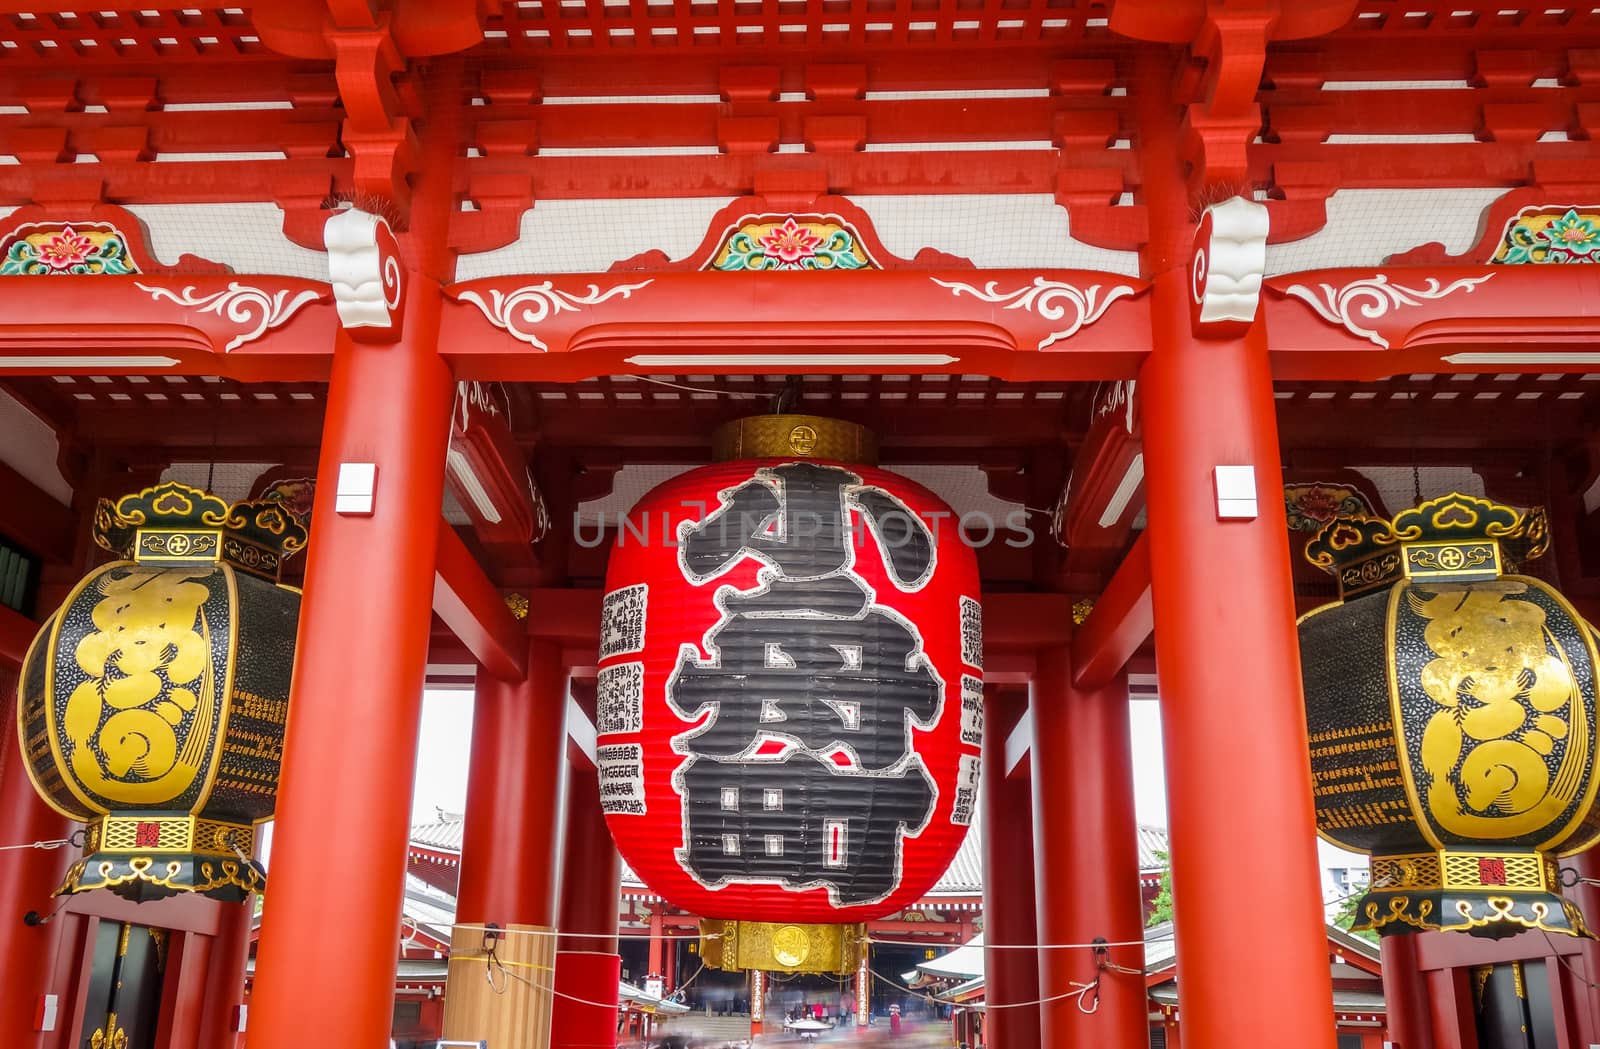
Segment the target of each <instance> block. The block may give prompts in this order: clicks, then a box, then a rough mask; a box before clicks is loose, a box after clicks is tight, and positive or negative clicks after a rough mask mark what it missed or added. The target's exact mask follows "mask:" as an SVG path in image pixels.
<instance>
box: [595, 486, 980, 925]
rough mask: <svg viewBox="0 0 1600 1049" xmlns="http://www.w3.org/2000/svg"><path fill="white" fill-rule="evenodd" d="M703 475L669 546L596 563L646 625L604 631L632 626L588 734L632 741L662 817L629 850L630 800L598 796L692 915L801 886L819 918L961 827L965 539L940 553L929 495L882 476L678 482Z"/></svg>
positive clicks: (951, 842)
mask: <svg viewBox="0 0 1600 1049" xmlns="http://www.w3.org/2000/svg"><path fill="white" fill-rule="evenodd" d="M706 473H710V474H713V475H715V481H716V482H717V484H716V487H715V489H713V492H714V495H711V497H709V498H707V497H705V496H702V497H700V498H698V499H694V498H691V496H692V495H693V494H694V493H692V492H691V491H690V490H688V489H689V486H687V485H678V488H679V490H680V491H679V494H681V496H682V499H681V500H680V501H681V502H682V503H683V505H684V506H686V507H689V508H691V509H690V510H686V511H683V512H681V513H680V515H679V516H680V519H679V520H677V521H676V523H675V531H674V533H673V538H674V540H675V541H674V542H673V543H672V544H671V545H670V547H668V548H665V549H663V548H659V547H658V548H654V549H652V548H649V547H641V546H638V545H635V546H634V547H633V548H626V547H624V546H622V545H621V544H619V546H618V547H617V548H616V549H615V550H614V551H613V554H612V566H611V573H610V575H609V576H608V582H609V583H610V584H611V585H612V587H613V589H612V591H611V593H612V595H619V594H623V593H626V592H629V591H632V592H633V593H641V591H642V593H643V594H647V595H648V602H645V601H643V600H640V601H637V602H635V601H633V600H631V599H630V600H624V601H619V602H618V603H617V604H616V605H614V606H613V604H612V598H611V596H608V598H607V606H608V611H609V610H610V609H611V608H612V607H615V608H616V609H617V610H618V612H619V614H620V613H622V612H623V611H625V610H626V611H627V612H629V613H630V614H631V612H632V610H633V609H635V608H638V609H640V610H641V611H642V613H643V616H644V621H645V623H647V628H638V629H636V630H633V629H626V628H622V627H619V628H618V629H617V633H619V634H620V633H627V634H630V635H634V636H640V635H642V636H643V641H642V642H641V644H640V648H641V650H642V654H643V658H642V660H641V659H639V658H638V657H632V656H631V657H630V659H631V660H634V661H633V662H627V663H622V662H619V663H617V664H615V665H614V666H612V665H608V666H606V667H603V668H602V669H601V677H602V681H601V685H602V687H601V693H602V696H601V699H602V704H601V705H602V708H603V710H602V714H601V719H602V724H601V726H600V730H601V732H602V735H604V736H605V739H604V742H606V743H607V744H610V743H612V741H613V740H621V739H631V738H635V736H637V737H638V738H641V739H642V740H643V743H642V746H643V752H642V756H641V760H642V762H643V764H644V766H645V767H644V770H643V775H644V779H645V782H646V793H647V794H648V795H649V796H650V801H649V802H648V803H647V804H646V805H644V806H643V807H644V808H645V809H647V810H648V811H649V813H650V814H651V815H652V816H653V817H657V818H660V819H667V818H670V817H661V816H660V814H659V812H658V809H657V805H656V803H655V800H654V799H655V797H656V796H657V792H659V793H660V794H661V795H664V800H666V801H667V803H668V807H670V808H671V809H673V810H675V814H676V815H677V816H678V820H677V824H678V825H677V826H674V827H672V828H670V830H668V829H667V828H666V827H665V826H662V827H661V828H660V830H661V835H662V837H666V836H667V835H670V841H668V840H661V841H660V845H661V846H662V848H660V849H659V850H658V854H657V855H654V856H648V857H641V856H639V855H637V854H636V853H637V852H638V850H639V849H640V848H641V847H642V846H641V845H640V844H639V843H640V842H642V841H643V840H644V839H646V838H647V837H649V836H648V835H642V834H640V835H636V834H634V833H633V832H632V831H630V832H629V833H628V834H626V835H624V834H623V833H621V832H620V829H619V828H620V827H621V826H622V824H620V823H619V822H618V820H617V819H616V818H615V817H620V816H623V815H626V810H624V809H623V808H621V807H620V806H616V805H611V804H608V805H607V813H608V818H611V820H612V828H613V831H614V832H618V833H617V837H618V841H619V846H621V848H622V851H623V853H624V855H625V856H626V857H627V858H628V860H629V862H630V864H631V865H632V866H633V867H634V869H635V870H637V871H639V873H640V874H641V876H643V877H644V878H645V880H646V882H647V883H649V884H651V887H652V888H653V889H654V890H656V891H659V892H661V893H662V894H663V895H667V896H668V898H674V894H673V892H672V885H673V884H677V885H680V886H683V887H684V889H685V891H684V892H683V893H679V894H677V898H676V899H675V902H681V903H684V904H685V905H686V906H690V907H691V909H694V910H696V911H697V912H698V913H700V914H702V915H707V916H721V914H719V911H727V910H728V907H740V906H743V905H744V903H745V902H747V901H749V900H752V899H762V900H765V901H768V902H770V901H771V900H773V899H774V895H773V894H774V893H776V894H777V895H778V896H784V897H785V898H786V904H792V902H793V901H792V900H789V899H788V898H787V897H788V896H789V895H791V894H795V893H809V894H811V895H812V896H813V898H815V899H816V903H815V905H814V910H813V912H808V913H811V916H812V917H819V918H820V917H832V916H836V912H837V911H838V910H839V909H847V908H862V907H875V908H876V907H881V906H882V905H883V904H884V903H885V902H886V901H889V900H890V898H891V897H893V896H896V895H897V894H898V893H900V892H901V890H914V891H923V890H924V889H925V888H926V886H925V885H920V883H921V882H923V881H924V880H926V881H928V882H931V881H932V880H933V879H934V878H937V876H938V874H939V872H940V871H941V870H942V866H941V865H940V863H939V861H938V860H937V859H930V862H928V863H926V864H924V863H923V862H921V860H920V858H918V859H917V862H913V863H908V860H907V857H908V855H912V854H914V853H915V852H916V851H918V847H920V846H924V845H926V846H927V847H928V848H929V849H930V850H932V851H937V852H941V853H942V852H945V850H946V849H948V850H949V851H952V852H953V851H954V847H955V846H957V845H959V843H960V834H961V832H962V830H963V829H964V825H965V824H966V823H967V822H969V821H970V818H971V817H970V800H971V799H970V796H969V797H965V798H959V799H958V797H957V795H958V793H965V794H968V795H970V793H972V792H975V789H976V784H975V783H972V782H970V778H971V776H972V772H971V770H972V769H974V768H975V767H976V759H975V757H973V760H972V761H970V762H962V761H960V760H958V758H959V757H960V751H961V749H962V748H963V747H964V746H970V747H973V748H976V747H978V746H980V745H981V722H978V723H974V719H973V717H972V714H971V712H969V711H964V710H963V707H964V704H963V703H962V697H961V683H962V682H961V679H962V677H963V676H964V675H963V674H962V672H961V671H962V667H963V657H964V656H965V657H966V660H965V662H966V663H967V665H976V663H977V661H978V660H979V659H981V655H980V654H979V652H980V650H979V649H978V648H977V638H976V636H975V633H976V630H977V629H978V627H977V623H976V621H975V620H976V616H975V612H976V610H977V608H978V602H977V600H976V597H975V593H976V571H975V565H973V564H972V563H971V552H970V550H968V549H966V548H965V547H963V546H961V545H960V543H959V541H956V540H955V539H954V537H950V538H951V542H949V543H946V544H941V543H940V542H939V538H940V537H939V536H938V534H937V531H936V529H934V528H932V527H930V525H929V523H928V520H927V519H926V516H925V515H927V514H929V513H930V512H935V513H936V512H937V510H936V509H935V508H937V507H938V506H939V504H938V503H937V500H936V499H934V498H933V497H932V496H931V495H929V494H928V493H925V492H921V490H917V494H915V495H913V494H912V493H911V492H910V491H909V489H914V488H915V486H911V485H909V483H908V482H904V481H902V480H901V479H899V478H895V477H894V476H893V475H890V474H883V473H881V472H879V471H875V470H867V469H866V468H858V467H851V468H846V467H842V466H835V465H830V464H825V463H817V462H791V463H778V464H768V465H760V464H755V463H742V464H729V465H728V466H725V467H711V468H706V470H703V471H695V472H694V474H691V475H689V478H690V479H692V478H693V477H694V476H695V475H696V474H706ZM867 474H870V475H875V476H870V477H869V476H864V475H867ZM680 480H683V479H680ZM874 481H876V482H878V483H873V482H874ZM674 486H675V482H669V483H668V484H667V485H665V486H663V489H673V488H674ZM902 486H904V487H905V488H907V489H908V491H907V492H906V498H902V497H901V494H900V492H899V489H900V488H901V487H902ZM662 494H663V490H662V489H658V490H657V492H654V493H651V495H649V496H646V497H645V500H644V501H643V502H642V503H641V506H644V505H646V504H650V505H652V506H654V505H659V504H660V502H661V500H660V499H658V498H657V496H659V495H662ZM667 494H671V493H670V492H669V493H667ZM708 494H709V493H708ZM923 497H926V498H925V499H924V498H923ZM908 500H910V501H909V502H908ZM925 501H926V502H928V503H931V504H932V506H931V507H930V506H928V505H921V504H922V503H923V502H925ZM913 503H915V504H918V505H913ZM707 507H709V513H707V512H706V508H707ZM668 512H669V513H671V512H672V511H671V509H670V507H669V509H668ZM641 574H644V575H645V576H646V582H645V583H638V582H634V580H636V579H639V578H640V575H641ZM617 584H624V585H620V586H619V585H617ZM963 599H965V600H963ZM605 636H608V637H610V636H613V627H612V624H611V623H609V622H608V623H607V624H606V627H605ZM614 651H617V652H619V653H620V652H621V651H622V650H621V649H620V648H618V649H614ZM635 668H637V669H635ZM608 675H611V676H608ZM966 676H968V677H969V678H970V675H966ZM636 682H637V684H636ZM636 697H637V698H636ZM636 703H637V706H636V705H635V704H636ZM947 708H948V716H947ZM635 712H637V714H636V713H635ZM635 718H637V719H638V720H637V722H636V721H635ZM636 724H637V725H638V726H639V731H637V732H635V731H633V728H634V726H635V725H636ZM967 756H968V757H972V755H970V754H969V755H967ZM668 792H670V793H668ZM602 800H603V801H605V800H606V799H602ZM619 800H620V799H619ZM961 801H965V802H966V804H960V802H961ZM632 811H637V810H632ZM952 817H954V818H952ZM630 839H631V840H630ZM669 844H670V851H667V850H666V849H665V846H667V845H669ZM930 855H931V853H930ZM944 859H945V860H947V859H948V855H947V854H946V855H945V856H944ZM924 867H927V868H928V869H929V870H931V871H932V877H931V878H929V877H926V875H927V873H928V871H927V870H924ZM652 870H656V871H661V872H662V873H664V874H665V875H666V876H665V877H664V878H661V879H656V880H652V877H651V873H652ZM908 873H910V874H913V875H914V877H913V878H911V879H909V880H908ZM685 878H686V880H685ZM658 881H659V882H661V883H660V884H658ZM919 885H920V887H919ZM708 891H709V897H707V896H704V895H701V894H703V893H706V892H708ZM818 893H821V894H822V895H821V896H820V897H818V896H817V894H818ZM688 897H698V899H688ZM708 898H709V899H711V900H712V901H719V902H714V903H713V905H712V906H710V907H708V906H707V904H706V902H705V900H706V899H708ZM734 901H740V902H739V903H737V904H735V903H734ZM790 913H791V914H793V913H794V912H793V910H792V909H791V911H790ZM726 916H728V917H737V916H738V915H737V914H735V913H732V912H731V911H730V912H728V913H727V915H726ZM794 920H800V918H799V917H798V916H796V917H795V918H794Z"/></svg>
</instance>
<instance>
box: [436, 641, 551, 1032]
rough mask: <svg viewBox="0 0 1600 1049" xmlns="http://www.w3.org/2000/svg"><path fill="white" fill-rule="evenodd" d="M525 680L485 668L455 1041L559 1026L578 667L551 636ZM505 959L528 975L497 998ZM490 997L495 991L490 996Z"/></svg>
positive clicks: (453, 1012) (465, 861)
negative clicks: (490, 976)
mask: <svg viewBox="0 0 1600 1049" xmlns="http://www.w3.org/2000/svg"><path fill="white" fill-rule="evenodd" d="M527 665H528V672H527V676H526V677H525V678H524V679H523V680H521V681H513V682H507V681H499V680H495V679H493V678H490V677H489V676H488V675H487V674H483V673H481V672H480V675H479V679H478V687H477V695H476V699H475V702H474V703H473V715H472V767H471V770H470V771H469V773H468V777H467V812H466V822H465V827H464V828H463V838H462V844H461V879H460V884H459V888H458V890H457V896H456V925H455V929H454V933H453V936H452V940H451V942H452V953H451V962H450V978H449V982H448V985H447V987H446V990H445V1011H444V1032H443V1033H444V1037H445V1038H446V1039H453V1040H464V1041H476V1040H478V1039H485V1040H487V1041H489V1042H490V1043H491V1044H497V1045H498V1044H503V1045H505V1046H507V1047H508V1049H510V1047H516V1046H535V1045H543V1044H545V1042H546V1039H547V1037H548V1033H549V1029H550V1022H551V1008H552V1006H551V1002H552V998H553V995H552V993H551V992H552V990H553V986H554V978H553V976H552V975H551V970H552V968H553V966H554V964H555V954H556V944H555V940H554V931H555V925H556V869H557V868H556V861H557V855H558V852H559V850H560V845H561V837H560V835H561V795H562V786H563V782H564V780H565V779H566V770H567V759H566V756H567V728H566V725H567V720H566V713H567V670H566V668H565V666H563V664H562V661H561V649H560V646H558V645H556V644H555V643H554V642H551V641H544V640H532V641H530V642H529V644H528V664H527ZM490 925H495V926H498V927H499V929H498V930H497V931H496V935H495V936H494V937H493V938H492V942H493V949H494V954H495V956H496V957H497V958H498V959H499V961H500V962H501V963H502V964H503V965H504V966H506V967H507V968H508V970H509V971H512V972H515V973H517V974H518V975H520V976H521V977H522V979H521V980H516V981H512V982H511V983H510V984H508V985H506V987H505V989H504V991H503V993H502V992H495V991H493V989H492V988H491V987H490V985H489V984H488V982H487V981H486V980H485V978H484V977H485V966H486V965H488V964H489V963H488V962H487V960H486V958H485V954H486V949H487V947H488V945H489V944H490V943H491V937H490V930H489V929H488V926H490ZM486 991H487V992H488V993H485V992H486Z"/></svg>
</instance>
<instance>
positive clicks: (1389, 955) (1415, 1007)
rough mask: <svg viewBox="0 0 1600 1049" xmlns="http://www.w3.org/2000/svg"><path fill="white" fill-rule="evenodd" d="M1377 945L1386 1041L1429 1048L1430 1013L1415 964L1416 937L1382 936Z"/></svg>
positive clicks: (1400, 1047)
mask: <svg viewBox="0 0 1600 1049" xmlns="http://www.w3.org/2000/svg"><path fill="white" fill-rule="evenodd" d="M1378 948H1379V951H1380V952H1381V954H1382V958H1383V1002H1384V1006H1385V1008H1386V1009H1387V1011H1388V1028H1389V1041H1390V1042H1392V1043H1393V1044H1394V1046H1395V1049H1430V1047H1431V1046H1432V1045H1433V1013H1432V1011H1431V1006H1430V1005H1429V1004H1428V980H1427V977H1426V976H1425V975H1424V974H1423V972H1422V969H1421V968H1420V967H1419V966H1418V965H1417V938H1416V937H1415V936H1385V937H1384V938H1383V939H1382V940H1381V941H1380V942H1379V944H1378Z"/></svg>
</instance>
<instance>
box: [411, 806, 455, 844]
mask: <svg viewBox="0 0 1600 1049" xmlns="http://www.w3.org/2000/svg"><path fill="white" fill-rule="evenodd" d="M434 811H435V812H437V813H438V814H439V818H438V819H436V820H434V821H433V822H431V823H418V824H416V825H415V826H413V827H412V828H411V844H413V845H420V846H422V847H423V848H425V849H435V850H437V851H439V852H456V853H459V852H460V851H461V834H462V831H463V829H464V828H465V827H466V823H465V820H464V818H463V817H462V814H461V813H459V812H446V811H444V810H443V809H435V810H434Z"/></svg>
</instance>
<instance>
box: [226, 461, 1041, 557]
mask: <svg viewBox="0 0 1600 1049" xmlns="http://www.w3.org/2000/svg"><path fill="white" fill-rule="evenodd" d="M693 469H696V467H695V466H667V465H634V464H629V465H627V466H624V467H623V468H622V469H621V471H619V472H618V473H617V476H616V479H615V481H614V482H613V484H612V488H611V492H610V494H608V495H605V496H603V497H601V498H599V499H591V500H589V501H588V502H585V503H580V504H579V505H578V520H579V521H580V522H582V525H583V528H584V534H585V535H586V536H593V535H594V534H595V531H596V530H597V529H598V528H599V527H600V525H601V524H602V522H603V523H604V524H606V525H609V526H613V527H614V526H615V525H616V523H617V520H618V517H619V515H622V514H626V513H627V512H628V511H630V510H632V509H633V507H634V504H635V503H637V502H638V501H639V500H640V499H642V498H643V497H644V495H645V493H646V492H648V491H650V489H652V488H654V487H655V486H656V485H658V484H662V483H664V482H666V481H669V480H671V479H672V478H674V477H677V476H678V475H679V474H682V473H687V472H688V471H690V470H693ZM883 469H885V470H888V471H890V472H891V473H897V474H899V475H900V476H902V477H905V478H907V479H908V480H912V481H915V482H916V483H917V484H920V485H922V486H923V487H924V488H927V489H928V490H929V491H931V492H933V493H934V494H935V495H937V496H938V497H939V498H941V499H943V500H944V501H945V502H946V503H948V504H949V506H950V509H951V510H953V511H955V513H956V514H957V515H958V516H959V515H965V514H986V515H987V516H988V518H989V520H991V521H993V522H994V528H995V532H996V541H1000V539H1002V538H1004V537H1005V536H1006V535H1009V534H1011V533H1010V532H1008V531H1007V529H1008V528H1009V525H1008V524H1007V521H1008V517H1009V515H1011V514H1013V513H1023V512H1025V510H1024V508H1023V505H1022V504H1021V503H1012V502H1007V501H1006V500H1004V499H996V498H995V497H994V496H992V495H990V494H989V481H988V477H987V476H986V475H985V474H984V472H983V471H982V470H980V469H979V468H978V467H976V466H902V465H898V464H896V463H893V462H885V463H884V464H883ZM219 494H220V493H219ZM1012 520H1015V519H1012ZM970 523H971V524H973V525H974V526H979V524H980V523H979V522H978V521H977V520H974V521H972V522H970ZM979 531H980V532H981V531H982V528H981V526H980V527H979Z"/></svg>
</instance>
